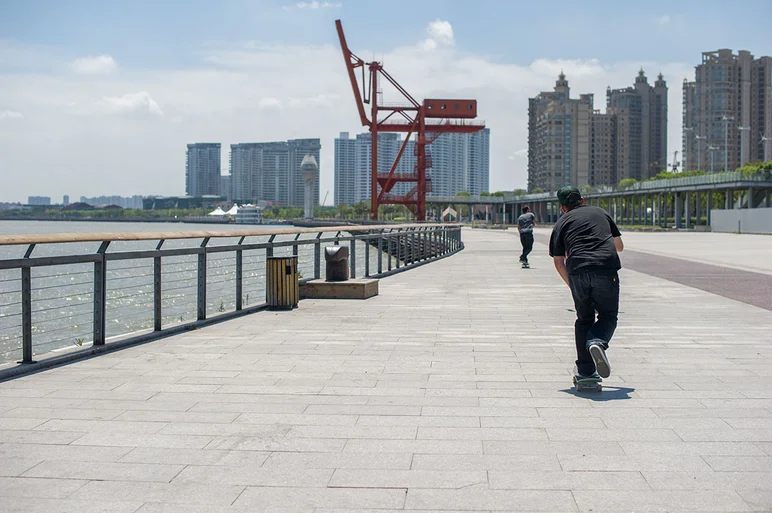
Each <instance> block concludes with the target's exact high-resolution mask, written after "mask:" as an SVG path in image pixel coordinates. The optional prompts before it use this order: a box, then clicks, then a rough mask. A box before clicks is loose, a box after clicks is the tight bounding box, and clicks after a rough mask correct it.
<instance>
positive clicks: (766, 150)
mask: <svg viewBox="0 0 772 513" xmlns="http://www.w3.org/2000/svg"><path fill="white" fill-rule="evenodd" d="M767 141H769V137H767V136H765V135H762V136H761V144H763V145H764V162H769V155H768V154H769V144H767Z"/></svg>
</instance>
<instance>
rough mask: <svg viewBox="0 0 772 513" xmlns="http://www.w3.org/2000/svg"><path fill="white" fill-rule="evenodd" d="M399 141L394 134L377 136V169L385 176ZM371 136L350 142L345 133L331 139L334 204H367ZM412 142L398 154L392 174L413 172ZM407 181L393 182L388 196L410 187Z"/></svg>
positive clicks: (362, 136) (370, 176)
mask: <svg viewBox="0 0 772 513" xmlns="http://www.w3.org/2000/svg"><path fill="white" fill-rule="evenodd" d="M402 142H403V139H402V138H401V137H400V136H399V134H395V133H388V132H384V133H379V134H378V170H379V171H380V172H382V173H388V172H389V171H390V170H391V166H392V164H393V163H394V161H395V160H396V158H397V155H398V154H399V149H400V147H401V146H402ZM371 163H372V134H370V133H369V132H365V133H362V134H358V135H357V136H356V138H354V139H351V138H350V137H349V133H348V132H341V134H340V137H339V138H337V139H335V192H334V198H335V205H336V206H337V205H353V204H355V203H359V202H362V201H370V192H371V189H370V186H371V184H372V166H371ZM415 164H416V156H415V141H413V140H409V141H408V142H407V145H406V146H405V151H404V152H403V153H402V158H400V160H399V163H398V164H397V168H396V169H395V170H394V172H395V173H399V174H413V173H415ZM411 185H412V184H411V183H410V182H401V183H397V184H396V185H395V186H394V188H393V189H392V190H391V192H390V194H395V195H404V194H406V193H407V192H408V191H409V190H410V188H411Z"/></svg>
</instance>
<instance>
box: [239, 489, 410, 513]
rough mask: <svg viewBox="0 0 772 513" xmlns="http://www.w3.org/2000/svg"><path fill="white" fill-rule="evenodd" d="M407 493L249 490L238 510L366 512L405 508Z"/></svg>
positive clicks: (342, 490)
mask: <svg viewBox="0 0 772 513" xmlns="http://www.w3.org/2000/svg"><path fill="white" fill-rule="evenodd" d="M406 495H407V490H404V489H388V490H387V489H378V488H373V489H361V488H360V489H358V488H348V489H347V488H256V487H248V488H247V489H246V490H244V493H242V494H241V495H240V496H239V498H238V499H236V502H235V503H234V504H233V505H234V506H236V507H242V508H250V509H251V511H258V510H262V511H271V512H273V511H277V510H281V509H284V510H286V511H303V510H304V509H310V508H317V507H324V508H342V509H349V510H354V511H361V510H365V509H370V508H372V509H376V508H377V509H403V506H404V505H405V496H406Z"/></svg>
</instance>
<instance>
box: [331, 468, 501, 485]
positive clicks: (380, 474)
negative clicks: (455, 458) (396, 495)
mask: <svg viewBox="0 0 772 513" xmlns="http://www.w3.org/2000/svg"><path fill="white" fill-rule="evenodd" d="M487 483H488V475H487V472H485V471H480V470H478V471H470V470H386V469H379V470H366V469H356V470H345V469H337V470H335V473H334V474H333V475H332V479H330V482H329V483H328V485H327V486H329V487H331V488H409V489H411V490H412V489H417V488H431V489H443V488H450V489H458V488H464V487H467V486H473V485H487Z"/></svg>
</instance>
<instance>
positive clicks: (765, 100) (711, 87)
mask: <svg viewBox="0 0 772 513" xmlns="http://www.w3.org/2000/svg"><path fill="white" fill-rule="evenodd" d="M694 77H695V80H694V81H693V82H688V81H684V84H683V102H684V103H683V118H682V122H683V134H684V135H683V140H682V145H683V151H684V152H685V153H686V161H685V169H689V170H691V169H697V168H698V167H700V168H702V169H703V170H706V171H707V170H710V169H711V162H712V167H713V169H714V171H723V170H724V169H727V170H733V169H736V168H738V167H740V166H742V165H744V164H746V163H749V162H754V161H759V160H764V159H765V158H772V58H771V57H760V58H758V59H754V57H753V55H752V54H751V53H750V52H748V51H746V50H740V51H739V52H737V54H735V53H734V52H733V51H732V50H729V49H721V50H717V51H714V52H703V54H702V63H701V64H699V65H698V66H696V67H695V72H694Z"/></svg>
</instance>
